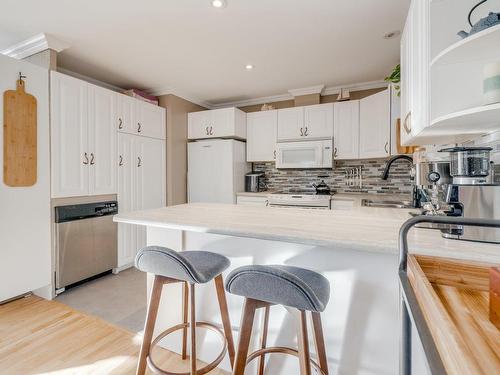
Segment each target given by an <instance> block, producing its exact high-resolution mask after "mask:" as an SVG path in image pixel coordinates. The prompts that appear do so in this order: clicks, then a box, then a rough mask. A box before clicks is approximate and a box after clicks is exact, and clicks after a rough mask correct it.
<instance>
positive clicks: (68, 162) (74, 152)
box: [50, 72, 90, 197]
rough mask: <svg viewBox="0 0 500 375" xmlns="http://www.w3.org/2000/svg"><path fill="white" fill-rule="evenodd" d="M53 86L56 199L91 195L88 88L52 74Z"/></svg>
mask: <svg viewBox="0 0 500 375" xmlns="http://www.w3.org/2000/svg"><path fill="white" fill-rule="evenodd" d="M50 87H51V100H50V107H51V109H50V112H51V169H52V173H51V178H52V197H67V196H78V195H87V194H88V193H89V184H88V175H89V164H90V151H89V148H88V132H87V129H88V85H87V84H86V83H85V82H83V81H81V80H79V79H76V78H72V77H68V76H65V75H63V74H59V73H57V72H52V73H51V80H50Z"/></svg>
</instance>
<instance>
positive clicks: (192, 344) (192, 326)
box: [189, 284, 196, 375]
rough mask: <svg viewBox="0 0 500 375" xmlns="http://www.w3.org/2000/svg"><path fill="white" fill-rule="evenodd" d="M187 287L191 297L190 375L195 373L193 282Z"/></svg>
mask: <svg viewBox="0 0 500 375" xmlns="http://www.w3.org/2000/svg"><path fill="white" fill-rule="evenodd" d="M189 289H190V290H189V292H190V293H189V294H190V297H191V301H190V304H189V307H190V314H189V315H190V316H189V319H190V322H189V329H190V333H191V354H190V360H191V375H196V312H195V311H196V305H195V294H194V284H191V285H190V288H189Z"/></svg>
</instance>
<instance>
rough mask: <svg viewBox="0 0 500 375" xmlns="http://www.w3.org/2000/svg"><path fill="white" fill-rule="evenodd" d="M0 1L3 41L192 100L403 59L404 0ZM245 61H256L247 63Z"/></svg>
mask: <svg viewBox="0 0 500 375" xmlns="http://www.w3.org/2000/svg"><path fill="white" fill-rule="evenodd" d="M227 3H228V5H227V7H226V8H223V9H215V8H213V7H212V6H211V1H210V0H177V1H174V0H147V1H138V0H99V1H98V0H71V1H67V0H66V1H65V0H50V1H40V0H2V1H1V3H0V50H2V49H4V48H6V47H9V46H11V45H13V44H16V43H18V42H20V41H22V40H25V39H28V38H30V37H32V36H34V35H36V34H39V33H42V32H44V33H48V34H51V35H52V36H54V37H56V38H58V39H60V40H62V41H64V42H66V43H68V44H69V45H70V48H68V49H66V50H64V51H63V52H61V54H60V55H59V60H58V63H59V64H60V66H61V67H63V68H65V69H68V70H72V71H75V72H77V73H80V74H84V75H87V76H91V77H93V78H96V79H98V80H101V81H104V82H108V83H111V84H113V85H116V86H119V87H123V88H130V87H138V88H143V89H147V90H149V91H151V92H155V93H156V94H160V93H176V94H177V95H180V96H183V97H186V98H191V99H193V100H196V101H198V102H209V103H211V104H214V105H216V104H220V103H224V102H229V101H236V100H245V99H250V98H256V97H262V96H270V95H278V94H283V93H286V92H287V90H289V89H295V88H301V87H307V86H313V85H318V84H325V85H326V86H339V85H344V84H352V83H359V82H367V81H374V80H380V79H383V77H385V76H386V75H387V74H388V73H389V72H390V71H391V69H392V67H393V66H394V65H395V64H396V63H397V62H398V61H399V37H397V38H394V39H384V38H383V36H384V34H386V33H387V32H390V31H394V30H401V29H402V28H403V25H404V19H405V17H406V13H407V11H408V7H409V1H406V0H355V1H353V0H227ZM246 64H253V65H254V66H255V68H254V69H253V70H251V71H247V70H246V69H245V65H246Z"/></svg>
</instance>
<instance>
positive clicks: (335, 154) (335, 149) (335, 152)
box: [333, 147, 337, 158]
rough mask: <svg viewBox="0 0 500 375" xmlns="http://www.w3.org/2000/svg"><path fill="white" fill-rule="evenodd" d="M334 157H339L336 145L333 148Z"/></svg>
mask: <svg viewBox="0 0 500 375" xmlns="http://www.w3.org/2000/svg"><path fill="white" fill-rule="evenodd" d="M333 157H335V158H336V157H337V147H335V148H334V149H333Z"/></svg>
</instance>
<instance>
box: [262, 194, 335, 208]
mask: <svg viewBox="0 0 500 375" xmlns="http://www.w3.org/2000/svg"><path fill="white" fill-rule="evenodd" d="M331 198H332V196H331V195H330V194H324V195H322V194H316V193H315V192H314V191H300V192H289V193H273V194H271V195H269V197H268V201H269V203H268V204H269V206H270V207H277V208H309V209H320V210H329V209H330V201H331Z"/></svg>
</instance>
